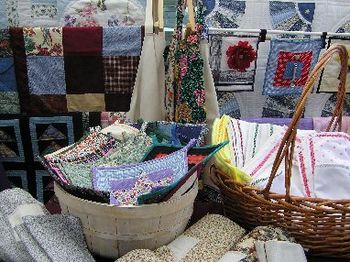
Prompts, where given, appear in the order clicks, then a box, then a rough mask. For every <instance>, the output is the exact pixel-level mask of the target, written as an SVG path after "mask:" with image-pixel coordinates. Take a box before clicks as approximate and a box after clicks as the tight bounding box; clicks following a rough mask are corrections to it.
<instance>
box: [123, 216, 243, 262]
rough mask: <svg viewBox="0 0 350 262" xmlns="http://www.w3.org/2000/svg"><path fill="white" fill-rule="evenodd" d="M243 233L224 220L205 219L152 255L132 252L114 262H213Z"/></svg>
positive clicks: (240, 229)
mask: <svg viewBox="0 0 350 262" xmlns="http://www.w3.org/2000/svg"><path fill="white" fill-rule="evenodd" d="M244 233H245V230H244V229H243V228H241V227H240V226H239V225H237V224H236V223H234V222H232V221H231V220H229V219H228V218H226V217H224V216H221V215H216V214H215V215H214V214H211V215H206V216H205V217H203V218H202V219H201V220H199V221H198V222H197V223H195V224H194V225H193V226H191V227H190V228H189V229H187V230H186V231H185V232H184V233H183V234H182V235H181V236H179V237H178V238H177V239H175V240H174V241H173V242H171V243H170V244H168V245H166V246H163V247H160V248H158V249H156V250H155V251H154V252H148V251H147V250H142V249H136V250H133V251H131V252H129V253H128V254H126V255H125V256H123V257H121V258H119V259H118V260H117V261H118V262H129V261H164V262H171V261H182V262H192V261H208V262H216V261H219V259H220V258H221V257H222V256H224V255H225V253H226V252H228V251H229V250H230V248H231V247H232V246H233V245H234V244H235V243H236V242H237V241H238V240H239V239H240V238H241V237H243V235H244ZM133 259H134V260H133ZM220 261H221V260H220ZM229 261H232V260H229Z"/></svg>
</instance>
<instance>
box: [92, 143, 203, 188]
mask: <svg viewBox="0 0 350 262" xmlns="http://www.w3.org/2000/svg"><path fill="white" fill-rule="evenodd" d="M195 144H196V140H195V139H192V140H191V141H190V142H189V143H188V144H187V145H186V146H185V147H183V148H182V149H180V150H178V151H176V152H174V153H172V154H170V155H168V156H166V157H162V158H159V159H154V160H149V161H145V162H141V163H137V164H131V165H123V166H117V167H94V168H93V169H92V174H93V178H92V184H93V188H94V189H95V190H97V191H105V192H111V181H112V180H120V179H132V178H137V177H139V175H140V174H141V173H145V174H147V175H149V174H152V173H155V172H157V171H160V170H164V169H171V170H172V171H173V173H174V176H175V180H176V181H179V180H180V179H181V178H182V177H184V176H185V174H186V173H187V172H188V158H187V151H188V150H189V149H190V148H192V147H193V146H194V145H195Z"/></svg>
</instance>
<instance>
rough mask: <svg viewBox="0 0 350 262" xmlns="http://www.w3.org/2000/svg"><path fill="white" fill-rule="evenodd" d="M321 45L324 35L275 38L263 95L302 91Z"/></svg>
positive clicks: (289, 93)
mask: <svg viewBox="0 0 350 262" xmlns="http://www.w3.org/2000/svg"><path fill="white" fill-rule="evenodd" d="M321 49H322V40H321V39H316V40H315V39H310V40H309V39H289V40H288V39H274V40H272V41H271V46H270V54H269V59H268V62H267V68H266V75H265V82H264V86H263V95H273V96H282V95H297V94H301V92H302V90H303V87H304V85H305V83H306V80H307V79H308V77H309V73H310V72H311V70H312V69H313V67H314V65H315V64H316V62H317V60H318V56H319V54H320V51H321Z"/></svg>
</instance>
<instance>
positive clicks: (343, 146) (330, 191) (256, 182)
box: [213, 116, 350, 199]
mask: <svg viewBox="0 0 350 262" xmlns="http://www.w3.org/2000/svg"><path fill="white" fill-rule="evenodd" d="M327 120H328V121H329V120H330V119H328V118H327ZM343 120H344V122H345V125H346V124H347V122H348V121H347V120H346V118H344V119H343ZM323 122H324V121H322V123H323ZM322 123H321V124H320V123H319V124H318V125H316V127H317V129H318V130H324V129H325V124H322ZM286 130H287V126H280V125H274V124H261V123H250V122H246V121H242V120H238V119H233V118H230V117H228V116H223V117H222V118H221V119H217V120H216V122H215V125H214V134H213V138H215V139H213V140H214V141H215V142H219V141H221V140H223V137H225V138H228V139H229V141H230V142H229V144H228V145H227V146H226V147H225V150H226V151H223V150H222V151H223V152H219V154H217V156H216V164H217V167H218V168H219V169H220V170H222V171H223V172H225V173H226V174H229V175H230V176H231V177H232V178H233V179H235V180H236V181H240V182H244V183H247V184H250V185H253V186H255V187H258V188H260V189H263V188H265V186H266V184H267V181H268V179H269V177H270V174H271V170H272V166H273V163H274V160H275V158H276V155H277V151H278V148H279V146H280V143H281V141H282V138H283V136H284V134H285V132H286ZM342 130H346V127H343V129H342ZM220 133H221V135H220ZM222 133H223V134H224V135H222ZM349 148H350V135H349V134H347V133H344V132H317V131H316V130H301V129H298V131H297V135H296V141H295V147H294V151H293V161H292V174H293V175H292V179H291V191H290V192H291V194H292V195H295V196H304V197H317V198H326V199H349V198H350V193H349V192H348V188H349V186H350V177H349V174H350V171H349V170H350V149H349ZM228 171H229V172H228ZM330 175H332V183H329V181H330V180H329V179H330V178H329V176H330ZM271 191H272V192H275V193H280V194H284V193H285V164H284V161H282V163H281V165H280V168H279V169H278V171H277V174H276V177H275V179H274V180H273V183H272V187H271Z"/></svg>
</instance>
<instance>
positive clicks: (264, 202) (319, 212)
mask: <svg viewBox="0 0 350 262" xmlns="http://www.w3.org/2000/svg"><path fill="white" fill-rule="evenodd" d="M335 53H338V54H339V56H340V61H341V72H340V84H339V91H338V95H337V98H338V99H337V103H336V106H335V110H334V112H333V117H332V120H331V122H330V124H329V126H328V131H329V130H330V128H331V127H332V126H333V125H334V123H335V121H336V123H338V124H339V125H338V127H339V128H340V126H341V119H342V118H341V115H342V109H343V104H344V96H345V81H346V75H347V61H348V55H347V51H346V48H345V47H344V46H341V45H332V46H331V47H330V48H329V49H328V50H327V51H326V52H325V53H324V54H323V56H322V57H321V58H320V60H319V62H318V63H317V65H316V66H315V68H314V70H313V71H312V73H311V75H310V77H309V79H308V81H307V83H306V85H305V89H304V91H303V93H302V95H301V97H300V100H299V103H298V105H297V108H296V111H295V114H294V116H293V119H292V122H291V124H290V126H289V127H288V129H287V131H286V134H285V136H284V137H283V139H282V143H281V145H280V148H279V151H278V153H277V157H276V159H275V162H274V165H273V168H272V172H271V175H270V178H269V181H268V183H267V185H266V188H265V189H263V190H259V189H257V188H254V187H251V186H245V185H242V184H240V183H237V182H235V181H234V180H233V179H232V178H231V177H229V176H228V175H226V174H223V173H222V172H220V171H218V170H216V172H213V173H212V179H213V182H214V183H215V184H216V185H217V186H218V187H219V188H220V190H221V192H222V195H223V203H224V212H225V215H226V216H227V217H229V218H231V219H233V220H234V221H236V222H238V223H240V224H242V225H243V226H245V227H247V228H252V227H255V226H259V225H275V226H279V227H282V228H284V229H286V230H288V231H289V232H290V233H291V234H292V235H294V237H295V238H296V240H297V241H298V242H299V243H300V244H301V245H302V246H303V247H304V248H306V249H309V251H310V254H312V255H319V256H333V257H343V258H350V200H340V201H334V200H329V199H320V198H308V197H297V196H291V195H290V177H291V168H288V167H291V166H292V163H291V161H292V155H293V148H294V141H295V137H296V131H297V128H296V127H297V125H298V122H299V120H300V118H301V116H302V112H303V110H304V108H305V103H306V100H307V97H308V95H309V94H310V93H311V91H312V88H313V85H314V83H315V81H316V79H317V77H318V74H319V73H320V71H321V70H322V69H323V68H324V67H325V65H326V64H327V62H328V61H329V59H330V58H331V57H332V55H334V54H335ZM283 160H285V165H286V167H287V168H286V183H285V187H286V194H285V195H284V194H283V195H282V194H275V193H271V192H270V188H271V184H272V181H273V179H274V177H275V175H276V172H277V169H278V167H279V166H280V164H281V162H282V161H283ZM330 175H332V174H330Z"/></svg>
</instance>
